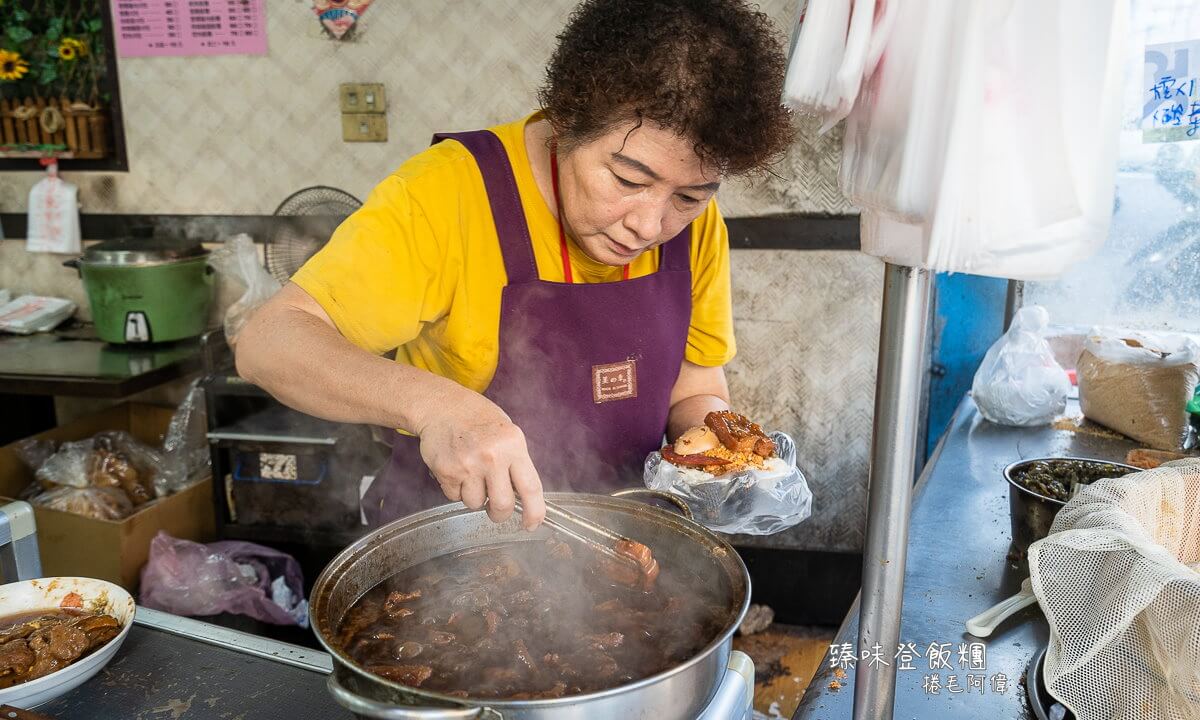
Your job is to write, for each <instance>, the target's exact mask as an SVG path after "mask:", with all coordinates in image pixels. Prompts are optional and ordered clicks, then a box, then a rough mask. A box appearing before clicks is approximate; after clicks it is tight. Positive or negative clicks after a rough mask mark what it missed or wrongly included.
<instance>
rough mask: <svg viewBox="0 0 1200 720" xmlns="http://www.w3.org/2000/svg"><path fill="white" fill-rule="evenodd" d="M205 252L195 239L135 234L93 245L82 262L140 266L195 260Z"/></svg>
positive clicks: (85, 253) (206, 252)
mask: <svg viewBox="0 0 1200 720" xmlns="http://www.w3.org/2000/svg"><path fill="white" fill-rule="evenodd" d="M205 255H208V251H207V250H205V249H204V247H203V246H202V245H201V244H200V242H199V241H196V240H184V239H176V238H161V237H148V238H147V237H134V238H123V239H119V240H106V241H104V242H101V243H97V244H95V245H92V246H91V247H89V248H88V249H87V250H85V251H84V253H83V262H84V263H85V264H88V265H117V266H122V267H141V266H148V265H162V264H165V263H173V262H182V261H185V260H194V259H196V258H200V257H204V256H205Z"/></svg>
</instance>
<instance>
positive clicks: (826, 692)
mask: <svg viewBox="0 0 1200 720" xmlns="http://www.w3.org/2000/svg"><path fill="white" fill-rule="evenodd" d="M1067 413H1068V414H1069V415H1072V416H1078V415H1079V414H1080V413H1079V406H1078V404H1077V403H1075V401H1070V404H1069V405H1068V408H1067ZM1133 447H1136V446H1135V445H1134V444H1133V443H1130V442H1127V441H1121V440H1113V439H1109V438H1106V437H1100V436H1097V435H1089V434H1081V433H1073V432H1068V431H1060V430H1053V429H1051V428H1049V427H1040V428H1008V427H1001V426H999V425H993V424H992V423H989V422H987V421H986V420H984V419H983V418H982V417H981V416H980V415H979V412H978V410H977V409H976V407H975V404H974V402H972V400H971V399H970V398H969V397H968V398H966V399H964V400H963V402H962V403H961V404H960V405H959V408H958V411H957V412H956V414H955V416H954V420H953V422H951V424H950V428H949V430H947V432H946V435H945V437H943V438H942V441H941V443H940V444H939V445H938V448H937V450H936V451H935V453H934V456H933V457H932V458H931V459H930V461H929V463H928V464H927V465H926V468H925V471H924V472H923V473H922V475H921V478H920V480H919V481H918V484H917V488H916V495H915V499H914V501H913V510H912V525H911V530H910V537H909V547H908V566H907V572H906V574H905V585H904V609H903V620H902V622H901V628H900V638H901V643H902V644H907V643H911V644H912V647H908V646H907V645H906V646H905V647H906V649H907V650H908V653H909V654H910V655H911V657H910V658H905V657H901V658H897V657H896V648H892V649H890V650H883V649H880V650H879V651H878V654H876V653H875V652H873V649H872V648H857V647H854V644H855V643H856V638H857V637H858V604H857V602H856V603H855V605H854V607H852V608H851V610H850V614H849V615H848V616H847V617H846V620H845V622H843V624H842V627H841V628H840V629H839V630H838V633H837V636H836V639H835V641H834V642H835V644H837V645H839V646H842V645H843V644H845V643H849V644H850V647H849V648H845V649H846V650H847V651H848V653H849V654H854V655H857V656H858V657H862V653H863V652H864V651H866V652H867V653H869V654H870V655H871V657H868V659H867V660H866V662H880V661H886V662H888V663H891V664H893V665H894V666H895V667H897V673H896V705H895V714H894V716H893V717H894V718H895V719H896V720H942V719H943V718H944V719H947V720H949V719H951V718H953V719H954V720H972V719H974V718H980V719H983V718H986V719H987V720H1000V719H1004V718H1032V717H1033V714H1032V712H1031V711H1030V710H1029V706H1028V704H1027V702H1026V699H1025V690H1024V681H1023V680H1021V678H1022V676H1023V674H1024V672H1025V668H1026V666H1027V665H1028V663H1029V661H1030V659H1031V658H1032V657H1033V656H1034V654H1035V653H1036V652H1037V651H1038V649H1039V648H1040V647H1042V646H1043V645H1044V644H1045V643H1046V640H1047V637H1048V628H1047V626H1046V621H1045V619H1044V618H1043V617H1042V615H1041V612H1040V611H1039V610H1038V609H1037V607H1036V606H1034V607H1033V608H1029V609H1026V610H1024V611H1022V612H1020V613H1018V614H1016V615H1014V616H1013V617H1011V618H1009V619H1008V620H1007V621H1005V622H1004V624H1002V625H1001V626H1000V627H999V628H997V630H996V632H995V633H993V635H992V636H991V637H990V638H988V639H987V640H986V641H985V645H984V651H985V652H984V656H983V658H982V659H983V663H982V669H979V668H980V663H978V662H976V663H975V665H974V667H972V664H971V662H970V649H971V648H970V645H969V644H970V643H975V642H980V641H979V640H978V639H977V638H975V637H973V636H971V635H968V634H967V633H966V630H965V628H964V627H963V624H964V623H965V622H966V620H967V619H968V618H970V617H972V616H973V615H975V614H977V613H979V612H981V611H982V610H985V609H986V608H988V607H990V606H991V605H993V604H995V603H997V602H999V601H1000V600H1003V599H1004V598H1006V597H1008V596H1010V595H1013V594H1015V593H1016V592H1017V590H1018V589H1019V588H1020V585H1021V580H1023V579H1024V577H1025V574H1024V573H1022V572H1019V571H1018V570H1016V569H1015V568H1014V567H1012V566H1011V564H1010V563H1009V561H1008V560H1007V558H1006V555H1007V553H1008V550H1009V541H1010V531H1009V511H1008V485H1007V483H1006V482H1005V480H1004V477H1003V475H1002V474H1001V470H1002V469H1003V468H1004V466H1005V465H1007V464H1009V463H1011V462H1014V461H1016V460H1020V459H1023V458H1030V457H1038V456H1045V455H1053V456H1077V457H1096V458H1103V459H1109V460H1122V459H1124V457H1125V453H1126V452H1127V451H1128V450H1130V449H1131V448H1133ZM931 645H932V646H934V647H933V651H932V652H931V651H930V650H931ZM964 645H966V648H965V649H966V651H967V657H966V662H960V656H959V651H960V649H962V648H963V646H964ZM946 650H949V657H948V658H945V656H944V655H942V653H943V652H944V651H946ZM839 655H841V653H840V652H839ZM831 658H832V653H830V654H827V655H826V658H825V662H824V664H823V665H822V668H821V670H820V671H818V673H817V675H816V677H814V678H813V681H812V684H811V685H810V686H809V689H808V692H807V693H806V694H805V696H804V700H803V701H802V702H801V703H800V707H799V708H798V709H797V710H796V713H795V715H794V716H793V720H843V719H845V718H850V717H852V715H853V712H852V711H853V704H854V687H853V685H854V670H853V669H850V668H846V669H844V672H845V674H846V677H844V678H842V677H839V676H838V675H837V674H835V673H836V671H837V669H840V668H837V667H835V666H834V665H833V664H832V663H831ZM876 658H878V659H876ZM906 659H907V660H908V662H907V663H904V664H905V665H907V666H910V667H911V668H913V669H901V668H902V664H901V663H902V661H903V660H906ZM942 659H947V660H948V663H949V665H950V666H951V669H947V668H946V667H944V665H943V663H942V662H940V661H941V660H942ZM931 664H932V665H934V666H935V667H936V669H931V668H930V665H931ZM952 675H953V676H954V678H955V680H954V685H955V686H956V689H957V690H959V692H952V691H950V690H949V689H948V688H947V686H948V685H949V684H950V680H949V678H950V676H952ZM979 676H982V681H981V682H979V681H978V678H979ZM935 677H936V678H937V688H936V692H934V688H933V687H932V684H933V679H934V678H935ZM969 677H970V678H971V679H975V680H976V682H979V684H980V685H982V688H980V687H975V686H972V685H969V682H970V681H969V680H968V678H969ZM835 681H836V683H838V684H840V685H841V687H840V688H838V689H834V688H831V687H830V685H831V683H834V682H835ZM1003 684H1007V687H1003V688H1002V687H1001V685H1003ZM1002 690H1003V691H1002Z"/></svg>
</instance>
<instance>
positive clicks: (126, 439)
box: [35, 431, 163, 505]
mask: <svg viewBox="0 0 1200 720" xmlns="http://www.w3.org/2000/svg"><path fill="white" fill-rule="evenodd" d="M162 465H163V460H162V455H161V453H159V452H158V451H157V450H155V449H154V448H152V447H149V446H148V445H145V444H143V443H141V442H138V440H137V439H135V438H134V437H133V436H132V435H130V434H129V433H127V432H124V431H113V432H103V433H99V434H97V435H95V436H94V437H92V438H89V439H87V440H79V441H76V442H67V443H63V444H62V445H61V446H60V447H59V448H58V451H57V452H55V453H54V454H53V455H51V456H50V457H49V458H48V459H47V460H46V461H45V462H44V463H42V465H41V467H39V468H38V469H37V472H36V473H35V477H37V479H38V482H39V483H40V484H41V485H42V487H44V488H46V489H55V488H58V487H72V488H88V487H96V488H117V489H118V490H120V491H121V492H123V493H125V495H126V496H127V497H128V499H129V501H130V502H131V503H132V504H133V505H142V504H145V503H147V502H149V501H151V500H153V499H154V498H155V497H156V495H155V488H154V477H155V474H156V472H157V469H158V468H160V467H162Z"/></svg>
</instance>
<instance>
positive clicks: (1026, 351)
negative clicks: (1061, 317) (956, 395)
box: [971, 305, 1071, 427]
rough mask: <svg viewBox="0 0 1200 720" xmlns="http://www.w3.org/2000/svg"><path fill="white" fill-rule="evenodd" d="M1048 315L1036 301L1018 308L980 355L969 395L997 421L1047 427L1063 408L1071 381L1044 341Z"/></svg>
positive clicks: (986, 413) (983, 410)
mask: <svg viewBox="0 0 1200 720" xmlns="http://www.w3.org/2000/svg"><path fill="white" fill-rule="evenodd" d="M1049 322H1050V315H1049V314H1048V313H1047V312H1046V309H1045V308H1043V307H1041V306H1040V305H1033V306H1030V307H1024V308H1021V309H1020V310H1018V311H1017V314H1016V316H1015V317H1014V318H1013V322H1012V326H1011V327H1009V329H1008V332H1006V333H1004V335H1003V336H1002V337H1001V338H1000V339H999V340H997V341H996V343H995V344H994V345H992V347H990V348H989V349H988V351H987V354H986V355H984V356H983V363H982V364H980V366H979V369H978V370H976V371H975V381H974V382H973V383H972V384H971V394H972V395H973V396H974V398H975V404H976V405H978V406H979V412H980V414H982V415H983V416H984V417H985V418H987V419H988V420H991V421H992V422H994V423H999V424H1001V425H1015V426H1018V427H1025V426H1031V425H1047V424H1049V423H1050V422H1052V421H1053V420H1054V418H1056V417H1058V416H1059V415H1061V414H1062V412H1063V411H1064V410H1066V408H1067V394H1068V393H1070V392H1071V381H1070V379H1069V378H1068V377H1067V373H1066V371H1065V370H1063V369H1062V366H1061V365H1059V364H1058V362H1057V361H1055V359H1054V352H1053V351H1051V349H1050V344H1049V343H1047V342H1046V336H1045V332H1046V325H1047V324H1048V323H1049Z"/></svg>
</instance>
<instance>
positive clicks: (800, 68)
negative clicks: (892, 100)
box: [783, 0, 895, 133]
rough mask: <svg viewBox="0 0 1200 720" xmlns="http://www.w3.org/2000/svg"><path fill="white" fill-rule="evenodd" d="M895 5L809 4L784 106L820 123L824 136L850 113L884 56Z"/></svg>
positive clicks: (802, 10) (868, 1) (822, 0)
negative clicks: (866, 79)
mask: <svg viewBox="0 0 1200 720" xmlns="http://www.w3.org/2000/svg"><path fill="white" fill-rule="evenodd" d="M894 5H895V0H890V1H889V0H855V1H854V2H851V0H808V2H802V3H801V4H800V7H799V9H798V11H797V20H796V24H795V27H794V29H793V31H792V46H791V52H790V53H789V57H788V69H787V77H786V79H785V80H784V92H783V99H784V102H785V103H786V104H787V105H788V106H789V107H791V108H792V109H794V110H796V111H797V112H807V113H814V114H816V115H818V116H819V117H820V118H821V121H822V122H821V132H822V133H824V132H827V131H828V130H829V129H830V128H832V127H833V126H834V125H836V124H837V123H838V122H839V121H841V120H842V119H844V118H845V117H846V115H847V114H849V112H850V108H851V107H852V106H853V104H854V100H855V98H856V97H858V91H859V88H860V86H861V84H862V80H863V76H864V74H865V73H869V72H870V71H871V70H873V69H874V65H875V63H876V62H878V59H879V53H880V52H881V51H882V44H883V43H882V39H883V37H885V36H886V30H887V25H888V23H887V21H888V20H889V19H890V18H891V17H892V16H891V15H890V14H888V13H887V12H886V11H887V10H888V9H890V8H891V7H892V6H894Z"/></svg>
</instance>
